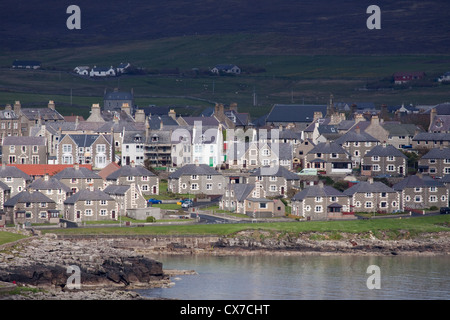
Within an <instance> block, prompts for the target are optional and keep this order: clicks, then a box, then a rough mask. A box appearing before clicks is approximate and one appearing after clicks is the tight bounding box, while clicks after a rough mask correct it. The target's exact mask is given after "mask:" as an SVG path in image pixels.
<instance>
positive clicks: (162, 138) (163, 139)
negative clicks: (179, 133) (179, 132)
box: [146, 130, 172, 145]
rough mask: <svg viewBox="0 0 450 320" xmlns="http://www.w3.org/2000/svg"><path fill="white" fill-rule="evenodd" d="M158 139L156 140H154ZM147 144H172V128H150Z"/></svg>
mask: <svg viewBox="0 0 450 320" xmlns="http://www.w3.org/2000/svg"><path fill="white" fill-rule="evenodd" d="M155 139H156V141H154V140H155ZM146 143H147V144H149V145H152V144H171V143H172V130H149V131H148V137H147V141H146Z"/></svg>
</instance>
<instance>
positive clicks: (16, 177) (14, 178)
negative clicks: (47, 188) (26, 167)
mask: <svg viewBox="0 0 450 320" xmlns="http://www.w3.org/2000/svg"><path fill="white" fill-rule="evenodd" d="M0 181H1V182H3V183H5V184H6V185H7V186H8V187H9V188H10V192H11V196H14V195H16V194H18V193H20V192H22V191H24V190H25V188H26V186H27V184H28V182H30V181H31V177H30V176H29V175H28V174H26V173H25V172H23V171H22V170H19V169H17V168H16V167H14V166H7V165H6V164H5V163H2V166H1V167H0Z"/></svg>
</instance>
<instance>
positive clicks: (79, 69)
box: [73, 66, 90, 76]
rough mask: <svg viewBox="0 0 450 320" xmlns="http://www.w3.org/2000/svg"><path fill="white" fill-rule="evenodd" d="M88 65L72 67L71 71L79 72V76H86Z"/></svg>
mask: <svg viewBox="0 0 450 320" xmlns="http://www.w3.org/2000/svg"><path fill="white" fill-rule="evenodd" d="M89 69H90V68H89V67H88V66H78V67H75V69H73V72H75V73H77V74H79V75H80V76H88V75H89Z"/></svg>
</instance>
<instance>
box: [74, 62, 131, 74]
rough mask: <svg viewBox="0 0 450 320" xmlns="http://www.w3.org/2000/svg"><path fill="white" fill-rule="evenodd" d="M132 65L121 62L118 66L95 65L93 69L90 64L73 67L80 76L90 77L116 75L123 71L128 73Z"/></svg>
mask: <svg viewBox="0 0 450 320" xmlns="http://www.w3.org/2000/svg"><path fill="white" fill-rule="evenodd" d="M130 67H131V65H130V64H129V63H128V62H127V63H121V64H119V65H118V66H117V67H116V68H114V67H113V66H110V67H97V66H94V67H93V68H92V69H91V68H90V67H89V66H77V67H75V69H73V72H75V73H76V74H78V75H80V76H89V77H115V76H117V75H120V74H122V73H126V72H127V70H128V68H130Z"/></svg>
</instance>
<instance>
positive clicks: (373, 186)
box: [344, 181, 395, 196]
mask: <svg viewBox="0 0 450 320" xmlns="http://www.w3.org/2000/svg"><path fill="white" fill-rule="evenodd" d="M366 192H373V193H380V192H388V193H389V192H395V190H394V189H392V188H390V187H388V186H387V185H385V184H384V183H382V182H379V181H374V182H372V183H370V182H368V181H361V182H358V183H356V184H354V185H353V186H351V187H350V188H348V189H347V190H345V191H344V194H346V195H349V196H351V195H353V194H355V193H366Z"/></svg>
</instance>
